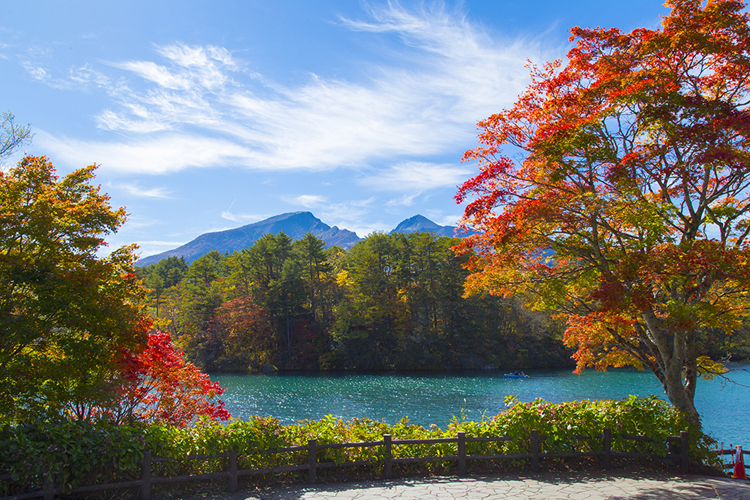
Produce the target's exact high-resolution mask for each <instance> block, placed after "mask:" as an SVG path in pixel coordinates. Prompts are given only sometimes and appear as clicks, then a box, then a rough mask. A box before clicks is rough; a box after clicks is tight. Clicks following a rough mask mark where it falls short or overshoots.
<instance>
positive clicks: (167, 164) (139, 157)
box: [34, 130, 255, 174]
mask: <svg viewBox="0 0 750 500" xmlns="http://www.w3.org/2000/svg"><path fill="white" fill-rule="evenodd" d="M34 142H35V143H36V144H38V145H39V146H41V147H42V148H43V149H44V150H46V151H52V152H53V153H54V156H55V157H57V158H60V159H61V160H62V161H64V162H66V163H69V164H71V165H81V164H89V163H93V162H95V161H96V162H97V163H99V164H100V165H101V167H102V168H103V169H107V170H114V171H120V172H127V173H138V174H164V173H170V172H177V171H180V170H183V169H185V168H190V167H192V168H200V167H215V166H217V165H237V164H247V162H251V161H253V159H254V158H255V155H254V154H253V152H252V151H251V150H248V149H246V148H244V147H243V146H241V145H239V144H236V143H234V142H231V141H229V140H227V139H219V138H211V137H205V136H201V135H191V134H170V135H168V136H164V137H162V138H158V139H145V138H143V137H141V141H140V142H93V141H83V140H76V139H70V138H67V137H55V136H53V135H51V134H48V133H46V132H45V131H43V130H39V131H38V132H37V133H36V136H35V138H34Z"/></svg>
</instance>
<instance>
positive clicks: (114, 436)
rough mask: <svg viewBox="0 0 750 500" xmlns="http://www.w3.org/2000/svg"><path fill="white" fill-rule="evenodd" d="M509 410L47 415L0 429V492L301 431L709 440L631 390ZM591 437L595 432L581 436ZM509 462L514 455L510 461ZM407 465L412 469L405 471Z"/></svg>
mask: <svg viewBox="0 0 750 500" xmlns="http://www.w3.org/2000/svg"><path fill="white" fill-rule="evenodd" d="M506 404H507V406H508V408H507V409H506V410H505V411H503V412H501V413H499V414H498V415H495V416H493V417H489V418H483V419H482V420H481V421H479V422H475V421H469V420H466V419H465V418H464V416H463V415H461V416H460V417H454V419H453V421H452V422H451V423H450V425H449V426H448V428H447V429H445V430H442V429H439V428H437V427H436V426H430V428H425V427H422V426H420V425H415V424H412V423H411V422H410V421H409V420H408V419H407V418H404V419H402V420H400V421H398V422H396V423H395V424H388V423H385V422H379V421H375V420H371V419H367V418H363V419H352V420H347V421H344V420H342V419H340V418H336V417H333V416H328V417H325V418H323V419H321V420H305V421H301V422H297V423H295V424H291V425H284V424H282V423H281V422H280V421H279V420H277V419H274V418H272V417H252V418H250V419H249V420H247V421H240V420H233V421H230V422H229V423H224V424H222V423H218V422H214V421H209V420H203V421H199V422H197V423H196V424H195V425H193V426H189V427H173V426H165V425H158V424H150V425H146V424H139V425H119V426H115V425H110V424H105V423H97V424H89V423H85V422H78V421H75V422H55V423H39V424H34V425H30V424H26V425H6V426H4V427H3V428H1V429H0V449H2V450H3V453H2V454H1V455H0V475H3V474H10V475H11V477H12V479H11V480H10V481H1V482H0V496H2V495H11V494H16V493H19V492H22V491H28V490H32V489H39V488H41V487H42V483H43V477H44V476H45V475H46V474H50V473H51V474H53V475H54V476H55V482H56V485H57V487H58V488H63V489H66V488H67V489H69V488H73V487H75V486H79V485H86V484H101V483H105V482H117V481H125V480H130V479H137V478H138V477H140V460H141V459H142V457H143V455H144V452H145V451H150V452H151V453H152V455H153V456H158V457H173V458H180V457H185V456H188V455H208V456H213V457H215V458H213V459H210V460H176V461H171V462H159V463H154V465H153V474H154V476H164V475H169V476H174V475H184V474H198V473H205V472H218V471H222V470H227V459H226V458H225V457H217V455H219V454H221V453H225V452H228V451H230V450H234V451H236V452H237V454H238V457H239V462H238V466H239V467H240V469H258V468H264V467H279V466H284V465H293V464H303V463H306V460H307V452H306V451H305V450H302V451H300V452H295V453H291V454H282V453H267V450H269V449H271V450H273V449H279V448H284V447H293V446H305V445H307V443H308V440H309V439H316V440H317V443H318V444H319V445H324V444H330V443H351V442H363V441H380V440H382V439H383V435H384V434H390V435H391V436H392V439H393V440H402V439H434V438H446V437H456V436H457V433H458V432H459V431H463V432H465V433H466V435H467V437H472V436H479V437H481V436H508V437H510V438H512V439H511V440H510V441H503V442H498V443H468V444H467V453H468V454H477V455H480V454H499V453H505V454H510V453H525V452H526V451H527V450H528V446H529V434H530V431H531V430H532V429H536V430H538V431H539V434H540V436H546V438H545V439H544V440H543V441H542V442H541V451H543V452H551V453H556V452H570V451H584V452H586V451H599V450H601V446H602V444H601V443H602V442H601V439H598V437H599V436H601V434H602V432H603V431H604V429H605V428H609V429H611V430H612V432H613V440H612V449H613V451H631V452H633V451H635V452H647V453H655V454H657V455H661V456H663V455H665V454H666V453H667V452H668V445H667V443H666V437H667V436H678V435H679V433H680V431H682V430H689V432H690V453H691V460H692V461H694V462H708V461H710V459H709V457H710V453H709V451H710V450H709V446H710V444H711V442H712V440H711V438H709V437H707V436H705V435H703V434H702V433H701V432H700V430H698V429H695V428H690V426H689V422H688V419H687V418H686V416H685V415H684V414H681V413H680V412H678V411H677V410H675V409H674V408H673V407H672V406H670V405H669V404H668V403H666V402H664V401H662V400H660V399H658V398H655V397H648V398H636V397H634V396H631V397H629V398H627V399H624V400H621V401H587V400H584V401H571V402H566V403H559V404H552V403H547V402H546V401H544V400H541V399H538V400H535V401H533V402H529V403H521V402H518V401H517V399H516V398H515V397H512V396H510V397H509V398H508V399H507V400H506ZM628 434H631V435H632V434H642V435H646V436H649V437H651V438H653V442H644V441H631V440H625V439H623V437H622V435H628ZM582 437H584V438H585V437H596V438H597V439H591V440H588V439H581V438H582ZM383 452H384V450H383V447H382V446H374V447H368V448H336V449H324V450H320V451H319V452H318V460H320V461H322V462H335V463H338V464H341V463H343V462H350V461H357V460H372V459H374V460H375V461H376V465H375V470H376V471H377V470H380V467H381V466H382V462H380V459H382V456H383ZM455 454H456V443H435V444H419V445H397V446H393V457H394V458H402V457H416V456H437V457H440V456H450V455H455ZM516 464H518V465H522V463H519V462H516ZM445 467H446V464H445V463H442V464H435V465H433V464H429V465H426V466H424V467H423V468H422V469H418V470H429V471H433V472H440V471H444V470H446V469H445ZM410 470H411V469H410Z"/></svg>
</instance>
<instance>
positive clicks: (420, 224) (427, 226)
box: [391, 215, 456, 238]
mask: <svg viewBox="0 0 750 500" xmlns="http://www.w3.org/2000/svg"><path fill="white" fill-rule="evenodd" d="M417 231H427V232H430V233H435V234H437V235H440V236H449V237H451V238H453V237H454V236H455V235H454V233H455V231H456V228H455V227H453V226H440V225H438V224H435V223H434V222H432V221H431V220H430V219H428V218H427V217H424V216H423V215H415V216H414V217H410V218H408V219H406V220H405V221H403V222H402V223H401V224H399V225H398V226H396V229H394V230H393V231H391V234H393V233H416V232H417Z"/></svg>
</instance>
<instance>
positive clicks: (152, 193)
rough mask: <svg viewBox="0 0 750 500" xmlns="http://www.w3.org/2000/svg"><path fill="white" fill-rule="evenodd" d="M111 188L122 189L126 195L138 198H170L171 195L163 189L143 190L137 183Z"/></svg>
mask: <svg viewBox="0 0 750 500" xmlns="http://www.w3.org/2000/svg"><path fill="white" fill-rule="evenodd" d="M112 187H114V188H119V189H122V190H124V191H125V192H127V193H128V194H130V195H132V196H136V197H138V198H171V196H170V194H171V193H172V192H171V191H169V190H167V189H166V188H163V187H156V188H144V187H142V186H140V185H139V184H137V183H136V184H116V185H113V186H112Z"/></svg>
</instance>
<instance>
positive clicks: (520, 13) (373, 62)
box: [0, 0, 667, 256]
mask: <svg viewBox="0 0 750 500" xmlns="http://www.w3.org/2000/svg"><path fill="white" fill-rule="evenodd" d="M666 13H667V9H666V8H665V7H664V6H663V5H661V4H660V3H658V2H656V1H642V0H634V1H631V2H601V1H598V0H597V1H593V0H584V1H577V2H566V1H537V2H511V1H505V0H484V1H479V0H466V1H464V2H461V3H450V2H446V3H437V2H430V1H424V2H411V1H404V2H400V3H399V2H381V1H375V0H373V1H370V2H357V1H343V0H277V1H275V2H269V1H254V0H242V1H240V0H236V1H214V2H208V1H192V0H180V1H171V0H170V1H154V0H150V1H140V0H129V1H127V2H102V1H96V2H93V1H75V0H68V1H66V2H58V1H52V0H49V1H35V0H24V1H20V2H5V4H4V5H3V9H2V15H0V75H2V76H0V112H2V111H7V110H9V111H11V112H13V113H14V114H15V115H16V120H17V122H19V123H23V124H25V123H30V124H31V127H32V130H33V132H34V133H35V136H34V140H33V143H32V145H31V146H28V147H26V148H25V152H27V153H29V154H35V155H41V154H44V155H47V156H48V157H49V158H50V160H51V161H52V163H53V164H54V165H55V166H56V167H57V168H58V171H59V173H60V174H66V173H68V172H70V171H71V170H72V169H75V168H79V167H82V166H85V165H89V164H91V163H97V164H99V165H100V169H99V171H98V174H97V182H99V183H100V184H101V185H102V189H103V190H104V191H106V192H108V193H109V194H110V196H111V198H112V204H113V205H115V206H118V207H119V206H125V207H126V209H127V211H128V213H129V214H130V215H129V219H128V222H127V223H126V224H125V225H124V226H123V227H122V229H121V230H120V231H119V232H118V234H116V235H113V236H111V237H110V238H109V239H108V240H109V242H110V244H111V246H112V247H117V246H120V245H124V244H130V243H138V244H139V245H140V247H141V250H140V252H141V255H142V256H145V255H150V254H153V253H158V252H161V251H164V250H168V249H171V248H174V247H176V246H179V245H181V244H183V243H186V242H188V241H190V240H192V239H193V238H195V237H196V236H198V235H200V234H202V233H205V232H209V231H217V230H222V229H228V228H233V227H239V226H241V225H244V224H248V223H252V222H257V221H259V220H263V219H265V218H268V217H271V216H273V215H277V214H280V213H284V212H292V211H299V210H309V211H311V212H313V213H314V214H315V215H316V216H317V217H319V218H320V219H321V220H323V222H325V223H327V224H329V225H332V226H333V225H337V226H339V227H340V228H346V229H350V230H352V231H356V232H357V234H358V235H359V236H362V237H363V236H366V235H367V234H369V233H371V232H372V231H389V230H391V229H392V228H394V227H395V226H396V225H397V224H398V223H399V222H400V221H402V220H404V219H406V218H408V217H411V216H413V215H416V214H418V213H419V214H422V215H424V216H426V217H428V218H430V219H432V220H433V221H435V222H437V223H439V224H443V225H448V224H450V225H452V224H455V223H456V221H457V220H458V219H459V218H460V216H461V214H462V207H461V206H458V205H456V204H455V202H454V200H453V195H454V194H455V191H456V186H457V185H459V184H461V183H462V182H463V181H464V180H466V179H467V178H469V177H470V176H472V175H474V174H475V172H476V166H475V165H472V164H467V163H461V156H462V154H463V152H464V151H465V150H467V149H470V148H472V147H474V146H475V144H476V133H477V130H476V122H477V121H478V120H480V119H482V118H484V117H486V116H489V115H490V114H492V113H494V112H497V111H499V110H501V109H503V108H505V107H508V106H510V105H511V104H512V103H513V101H514V98H515V96H516V95H517V94H518V93H519V92H520V91H521V90H522V89H523V88H524V87H525V86H526V85H527V83H528V79H527V76H528V70H527V69H526V68H525V67H524V66H525V64H526V61H527V60H531V61H532V62H535V63H543V62H545V61H549V60H553V59H555V58H559V57H564V55H565V53H566V52H567V50H568V49H569V48H570V45H569V42H568V36H569V35H568V30H569V28H570V27H572V26H575V25H578V26H585V27H594V26H602V27H618V28H620V29H622V30H625V31H630V30H632V29H634V28H637V27H650V28H655V27H657V26H658V25H659V23H660V17H661V16H663V15H665V14H666ZM6 166H7V165H6Z"/></svg>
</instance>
